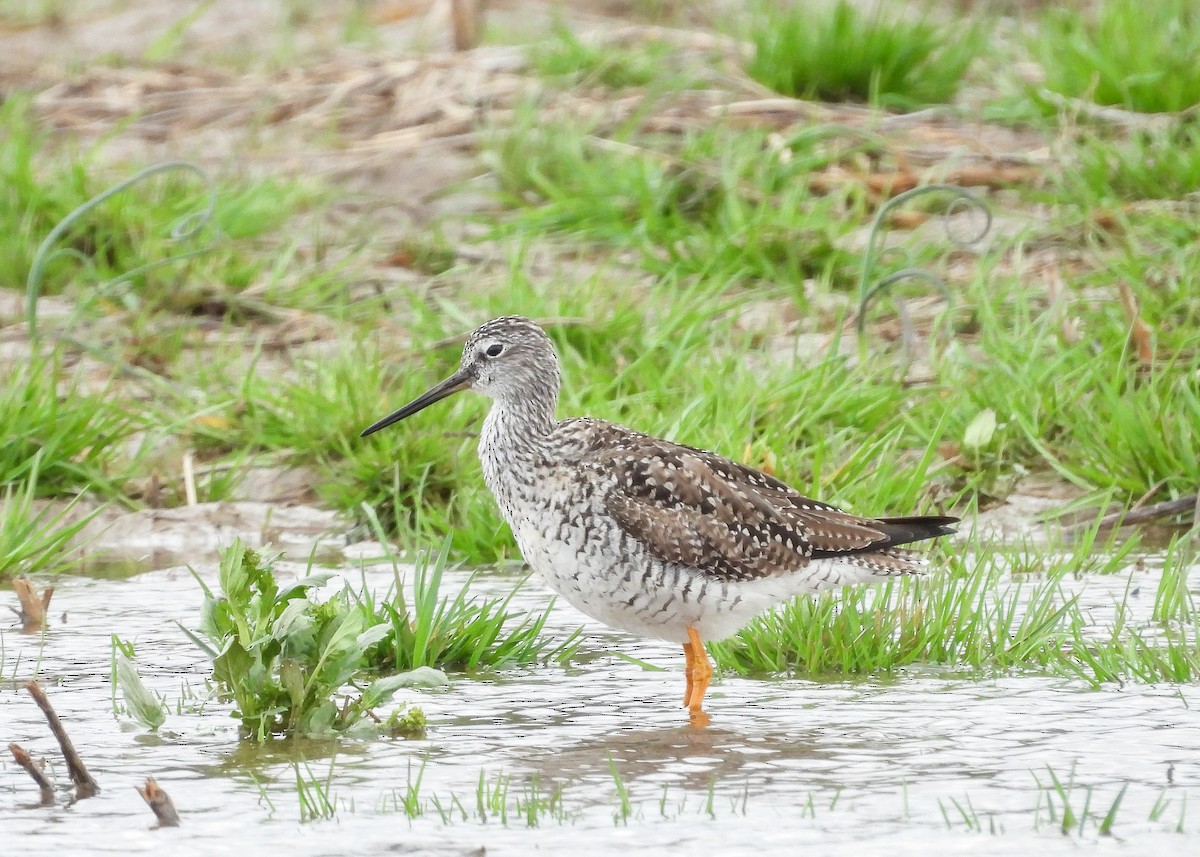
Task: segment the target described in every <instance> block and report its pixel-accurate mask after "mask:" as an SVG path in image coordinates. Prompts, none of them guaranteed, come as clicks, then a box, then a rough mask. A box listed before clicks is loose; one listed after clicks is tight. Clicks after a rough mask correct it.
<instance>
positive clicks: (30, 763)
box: [8, 744, 54, 806]
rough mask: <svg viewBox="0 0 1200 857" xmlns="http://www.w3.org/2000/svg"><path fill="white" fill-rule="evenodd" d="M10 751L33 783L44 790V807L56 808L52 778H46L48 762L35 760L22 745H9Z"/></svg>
mask: <svg viewBox="0 0 1200 857" xmlns="http://www.w3.org/2000/svg"><path fill="white" fill-rule="evenodd" d="M8 749H9V751H10V752H11V753H12V754H13V758H14V759H16V761H17V764H18V765H20V766H21V767H22V768H24V769H25V773H27V774H29V776H31V777H33V781H34V782H35V783H37V785H38V788H39V789H41V790H42V803H41V805H42V806H54V786H53V785H51V784H50V778H49V777H47V776H46V762H45V760H43V759H34V758H33V757H32V756H30V755H29V754H28V753H27V752H25V749H24V748H23V747H21V745H20V744H9V745H8Z"/></svg>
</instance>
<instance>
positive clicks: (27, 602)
mask: <svg viewBox="0 0 1200 857" xmlns="http://www.w3.org/2000/svg"><path fill="white" fill-rule="evenodd" d="M13 592H15V593H16V594H17V601H18V602H20V604H21V609H20V610H13V612H14V613H16V614H17V618H18V619H20V620H21V632H22V633H25V634H36V633H38V632H39V631H41V630H42V629H43V628H45V627H46V611H47V610H48V609H49V607H50V598H51V596H53V595H54V587H53V586H47V587H46V588H45V589H43V590H42V594H41V595H38V593H37V590H36V589H35V588H34V586H33V581H31V580H30V579H29V578H27V577H18V578H16V579H14V580H13Z"/></svg>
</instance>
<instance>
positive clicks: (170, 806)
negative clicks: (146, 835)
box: [136, 777, 179, 827]
mask: <svg viewBox="0 0 1200 857" xmlns="http://www.w3.org/2000/svg"><path fill="white" fill-rule="evenodd" d="M136 788H137V792H138V794H140V795H141V796H142V800H144V801H145V802H146V805H147V806H149V807H150V809H152V810H153V811H154V815H155V817H156V818H157V819H158V823H159V824H160V825H162V826H163V827H178V826H179V813H178V812H176V811H175V804H174V803H172V802H171V796H170V795H169V794H167V793H166V792H164V791H163V790H162V789H160V788H159V787H158V783H156V782H155V781H154V777H146V786H145V788H143V787H141V786H137V787H136Z"/></svg>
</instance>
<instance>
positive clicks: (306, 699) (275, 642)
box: [187, 540, 427, 741]
mask: <svg viewBox="0 0 1200 857" xmlns="http://www.w3.org/2000/svg"><path fill="white" fill-rule="evenodd" d="M275 559H277V557H263V556H261V555H260V554H258V553H256V552H255V551H253V550H251V549H249V548H247V547H245V546H244V545H243V544H242V543H241V542H240V541H238V540H235V541H234V543H233V544H232V545H231V546H230V547H229V548H228V549H227V550H226V551H225V552H224V554H223V555H222V557H221V569H220V587H221V593H222V594H221V596H220V597H218V596H215V595H214V594H213V593H212V592H211V590H209V588H208V587H207V586H205V585H204V583H203V582H201V584H200V585H201V587H202V588H203V589H204V594H205V603H204V613H203V618H202V619H201V624H200V633H199V636H198V635H196V634H192V633H191V632H187V633H188V635H189V636H190V637H191V638H192V640H193V641H194V642H195V643H196V644H197V645H199V646H200V647H201V648H202V649H204V651H205V652H206V653H207V654H208V655H209V657H211V658H212V661H213V676H212V677H213V681H214V683H215V684H216V686H217V688H218V691H219V692H220V693H221V694H222V695H225V696H228V697H230V698H232V699H233V701H234V703H235V704H236V708H235V709H234V712H233V714H234V716H235V717H237V718H238V719H239V720H240V721H241V723H242V729H243V730H244V731H245V732H246V734H248V735H251V736H253V737H255V738H257V739H258V740H260V741H262V740H265V739H266V738H267V737H268V736H270V735H318V736H319V735H328V734H330V733H337V732H345V731H346V730H348V729H351V728H353V727H355V726H357V725H359V723H360V721H362V720H363V718H364V717H365V716H366V715H367V713H368V712H369V711H370V710H372V709H373V708H375V707H377V706H380V705H383V704H385V703H386V702H387V701H388V700H389V699H390V698H391V697H392V695H393V694H394V693H395V692H396V691H397V690H398V689H399V688H401V687H404V686H406V685H410V684H413V683H420V682H422V681H425V680H427V677H425V676H414V675H412V674H401V675H395V676H388V677H385V678H378V679H375V680H373V681H367V682H366V683H365V686H361V687H360V686H359V685H358V684H357V682H355V680H356V679H359V678H361V677H362V676H361V674H362V672H363V669H364V656H365V654H366V651H367V649H369V648H370V647H371V646H372V645H374V644H375V643H377V642H378V641H379V640H380V639H382V637H383V636H384V635H385V634H386V633H387V630H388V629H387V627H386V626H384V625H376V626H374V627H368V626H367V624H366V622H365V621H364V617H363V614H362V612H361V611H359V610H354V609H352V606H351V604H350V599H349V597H348V596H347V595H346V594H345V593H339V594H337V595H335V596H333V597H332V598H330V599H329V600H328V601H325V602H317V601H314V600H313V599H312V598H311V597H310V593H311V592H312V590H314V589H316V588H317V587H319V586H321V585H322V584H324V583H325V582H326V581H327V580H328V579H329V577H330V575H328V574H315V575H311V576H309V577H306V578H304V579H302V580H299V581H297V582H296V583H294V584H292V585H291V586H287V587H284V588H280V586H279V585H278V583H277V582H276V580H275V575H274V572H273V571H272V563H273V562H274V561H275ZM197 579H198V578H197ZM348 685H350V686H352V687H353V692H352V693H346V692H345V689H346V687H347V686H348Z"/></svg>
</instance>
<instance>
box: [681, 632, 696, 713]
mask: <svg viewBox="0 0 1200 857" xmlns="http://www.w3.org/2000/svg"><path fill="white" fill-rule="evenodd" d="M695 668H696V653H695V652H693V651H692V643H691V641H690V640H689V641H688V642H686V643H684V644H683V674H684V676H685V677H686V678H687V688H686V689H685V690H684V691H683V707H684V708H687V707H688V703H689V702H691V701H692V670H694V669H695Z"/></svg>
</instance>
